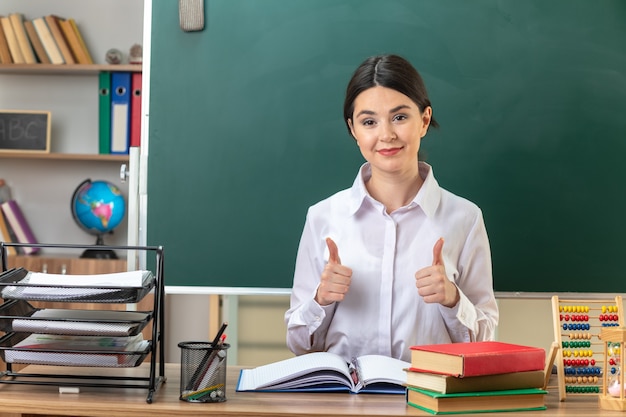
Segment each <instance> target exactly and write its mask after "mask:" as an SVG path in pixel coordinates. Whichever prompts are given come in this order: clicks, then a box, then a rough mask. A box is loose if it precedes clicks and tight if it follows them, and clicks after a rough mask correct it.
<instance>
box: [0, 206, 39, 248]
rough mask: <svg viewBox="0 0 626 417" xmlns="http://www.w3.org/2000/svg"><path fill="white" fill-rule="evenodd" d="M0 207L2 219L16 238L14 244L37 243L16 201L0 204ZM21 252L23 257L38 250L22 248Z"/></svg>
mask: <svg viewBox="0 0 626 417" xmlns="http://www.w3.org/2000/svg"><path fill="white" fill-rule="evenodd" d="M0 207H1V208H2V212H3V214H4V218H5V219H6V221H7V223H8V224H9V226H10V227H11V229H12V230H13V233H15V236H16V238H17V242H15V243H37V239H36V238H35V235H34V234H33V231H32V230H31V228H30V225H29V224H28V221H26V217H24V213H22V209H21V208H20V206H19V204H18V203H17V201H15V200H9V201H5V202H3V203H2V204H0ZM22 250H23V252H24V254H25V255H32V254H35V253H37V252H39V248H37V247H28V246H24V247H22Z"/></svg>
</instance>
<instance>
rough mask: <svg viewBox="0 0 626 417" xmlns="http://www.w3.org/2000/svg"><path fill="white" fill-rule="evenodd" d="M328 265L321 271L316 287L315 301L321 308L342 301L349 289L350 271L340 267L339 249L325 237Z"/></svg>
mask: <svg viewBox="0 0 626 417" xmlns="http://www.w3.org/2000/svg"><path fill="white" fill-rule="evenodd" d="M326 245H327V246H328V252H329V256H328V263H327V264H326V266H325V267H324V271H322V276H321V279H320V285H319V287H317V294H316V296H315V301H316V302H317V303H318V304H319V305H321V306H327V305H329V304H332V303H334V302H337V301H342V300H343V299H344V297H345V296H346V294H347V293H348V290H349V289H350V281H351V279H352V269H351V268H348V267H347V266H343V265H341V259H340V258H339V249H337V245H336V244H335V242H334V241H333V240H332V239H331V238H329V237H327V238H326Z"/></svg>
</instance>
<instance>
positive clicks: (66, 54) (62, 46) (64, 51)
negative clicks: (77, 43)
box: [44, 14, 76, 64]
mask: <svg viewBox="0 0 626 417" xmlns="http://www.w3.org/2000/svg"><path fill="white" fill-rule="evenodd" d="M44 19H45V20H46V23H47V24H48V28H49V29H50V33H51V34H52V38H53V39H54V41H55V42H56V44H57V46H58V47H59V51H61V55H62V56H63V60H64V61H65V63H66V64H75V63H76V60H75V59H74V56H73V55H72V51H71V50H70V47H69V45H68V44H67V41H66V40H65V36H63V31H62V30H61V25H60V24H59V20H61V18H60V17H59V16H55V15H53V14H49V15H47V16H44Z"/></svg>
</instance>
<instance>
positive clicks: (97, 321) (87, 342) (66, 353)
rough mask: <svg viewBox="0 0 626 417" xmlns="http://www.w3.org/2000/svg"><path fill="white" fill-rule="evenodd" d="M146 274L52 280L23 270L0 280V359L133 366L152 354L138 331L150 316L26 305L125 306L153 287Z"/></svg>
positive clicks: (149, 273)
mask: <svg viewBox="0 0 626 417" xmlns="http://www.w3.org/2000/svg"><path fill="white" fill-rule="evenodd" d="M154 282H155V280H154V277H153V275H152V273H151V272H150V271H133V272H122V273H114V274H95V275H85V276H83V275H56V274H45V273H36V272H29V271H27V270H25V269H24V268H17V269H13V270H9V271H6V272H5V273H3V274H1V275H0V296H1V297H2V298H3V299H5V300H8V301H6V302H5V303H4V304H3V305H2V306H0V330H2V331H4V332H7V334H6V335H4V336H3V337H2V338H0V357H1V358H2V360H3V361H4V362H6V363H21V364H39V365H62V366H63V365H65V366H95V367H120V368H124V367H134V366H138V365H139V364H141V362H142V361H143V360H144V358H145V357H146V355H147V354H148V353H149V352H151V351H152V341H150V340H143V338H142V335H141V333H140V332H141V330H142V329H143V328H144V327H145V326H146V324H147V323H148V322H149V321H150V319H151V318H152V317H153V313H152V312H134V311H115V310H104V311H100V310H98V311H96V310H79V309H56V308H51V309H45V308H44V309H38V308H35V307H33V306H32V305H31V304H30V303H29V302H28V301H27V300H30V301H35V300H36V301H56V302H59V301H61V302H68V301H71V302H77V301H80V302H91V303H130V302H138V301H140V300H141V299H142V298H143V297H144V296H145V295H146V294H147V293H148V292H149V291H150V290H151V289H152V288H153V287H154Z"/></svg>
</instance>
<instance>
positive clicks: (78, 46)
mask: <svg viewBox="0 0 626 417" xmlns="http://www.w3.org/2000/svg"><path fill="white" fill-rule="evenodd" d="M57 21H58V23H59V26H60V27H61V31H62V32H63V35H64V36H65V39H66V40H67V43H68V45H69V47H70V49H71V51H72V54H73V55H74V58H75V59H76V62H77V63H78V64H93V60H92V59H91V55H90V54H89V51H88V50H87V48H86V46H85V43H84V41H83V42H81V38H82V36H80V33H79V32H78V26H77V25H76V22H75V21H74V19H72V18H69V19H58V20H57Z"/></svg>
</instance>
